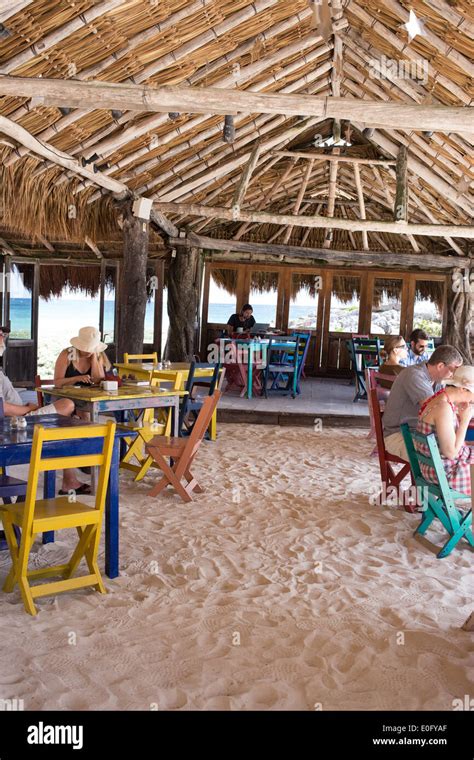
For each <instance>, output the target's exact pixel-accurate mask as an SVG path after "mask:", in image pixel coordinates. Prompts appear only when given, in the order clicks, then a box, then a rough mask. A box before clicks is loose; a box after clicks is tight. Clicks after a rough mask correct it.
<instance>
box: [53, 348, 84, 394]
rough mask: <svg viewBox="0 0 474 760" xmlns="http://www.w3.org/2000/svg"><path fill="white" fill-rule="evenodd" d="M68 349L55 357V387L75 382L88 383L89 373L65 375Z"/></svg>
mask: <svg viewBox="0 0 474 760" xmlns="http://www.w3.org/2000/svg"><path fill="white" fill-rule="evenodd" d="M67 354H68V349H67V348H66V349H64V351H61V353H60V354H59V356H58V358H57V359H56V365H55V367H54V384H55V386H56V388H62V387H63V386H65V385H75V384H76V383H81V382H82V383H90V382H91V376H90V375H76V376H75V377H66V376H65V375H66V370H67V365H68V364H69V362H68V355H67Z"/></svg>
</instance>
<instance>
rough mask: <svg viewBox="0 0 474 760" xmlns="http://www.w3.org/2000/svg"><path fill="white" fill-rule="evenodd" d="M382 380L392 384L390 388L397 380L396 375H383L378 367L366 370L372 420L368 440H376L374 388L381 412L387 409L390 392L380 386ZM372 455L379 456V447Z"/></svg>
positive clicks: (368, 401) (368, 400) (370, 417)
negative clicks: (372, 391)
mask: <svg viewBox="0 0 474 760" xmlns="http://www.w3.org/2000/svg"><path fill="white" fill-rule="evenodd" d="M381 380H384V381H386V382H387V383H390V386H392V385H393V382H394V380H395V375H386V374H385V373H381V372H379V368H378V367H366V368H365V386H366V388H367V390H368V392H369V393H368V397H367V405H368V407H369V419H370V431H369V433H368V435H367V438H375V425H374V413H373V410H372V396H371V393H370V391H371V390H373V389H374V388H375V389H376V390H377V398H378V400H379V405H380V410H381V411H383V409H384V407H385V402H386V400H387V398H388V397H389V395H390V390H389V389H388V388H382V386H381V385H380V381H381ZM372 454H373V455H376V454H377V446H375V449H374V451H373V452H372Z"/></svg>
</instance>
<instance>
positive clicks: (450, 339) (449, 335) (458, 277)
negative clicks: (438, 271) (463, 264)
mask: <svg viewBox="0 0 474 760" xmlns="http://www.w3.org/2000/svg"><path fill="white" fill-rule="evenodd" d="M471 272H472V269H471V270H469V269H468V268H465V269H459V268H456V269H454V270H453V274H452V279H451V281H449V280H448V284H447V288H446V329H445V333H444V335H443V343H449V344H450V345H451V346H454V347H455V348H457V349H458V351H459V352H460V354H461V356H462V357H463V361H464V363H465V364H472V363H473V356H472V352H471V344H470V339H471V321H472V316H473V312H474V293H471V291H470V285H471V283H470V274H471Z"/></svg>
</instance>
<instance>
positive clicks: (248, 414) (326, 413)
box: [217, 377, 369, 428]
mask: <svg viewBox="0 0 474 760" xmlns="http://www.w3.org/2000/svg"><path fill="white" fill-rule="evenodd" d="M301 389H302V393H301V395H300V396H297V398H295V399H293V398H291V396H290V395H288V396H283V395H280V394H278V395H276V394H271V395H270V396H269V398H268V399H266V398H262V397H261V396H257V397H254V398H251V399H247V398H240V396H238V395H236V394H235V393H224V395H223V397H222V399H221V401H220V403H219V407H218V410H217V419H218V420H220V421H221V422H240V423H249V424H262V425H299V426H304V427H314V426H315V425H317V424H319V423H318V420H321V424H323V425H325V426H328V427H352V428H354V427H357V428H368V427H369V410H368V406H367V402H366V401H357V402H356V403H354V402H353V401H352V399H353V398H354V394H355V391H354V386H353V385H349V383H348V381H347V380H336V379H333V378H314V377H310V378H306V380H303V381H302V384H301Z"/></svg>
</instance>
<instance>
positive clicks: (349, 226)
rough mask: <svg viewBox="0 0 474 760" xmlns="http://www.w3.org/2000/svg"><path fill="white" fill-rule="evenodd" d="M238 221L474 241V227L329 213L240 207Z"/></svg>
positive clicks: (203, 210)
mask: <svg viewBox="0 0 474 760" xmlns="http://www.w3.org/2000/svg"><path fill="white" fill-rule="evenodd" d="M154 205H155V207H156V208H157V209H158V210H159V211H162V212H165V213H172V214H187V215H193V216H204V217H208V218H210V219H227V220H228V221H236V219H235V215H234V213H233V211H232V209H229V208H222V207H219V206H218V207H209V206H202V205H198V204H192V203H164V202H161V201H160V202H155V204H154ZM238 221H242V222H259V223H260V224H281V225H288V224H294V225H295V226H297V227H322V228H323V229H331V228H334V229H339V230H352V231H353V232H354V231H355V232H362V231H363V230H366V231H367V232H371V231H375V232H390V233H393V234H395V235H404V234H409V235H426V236H428V237H445V236H446V235H450V236H452V237H460V238H466V239H469V240H474V226H472V225H455V224H411V223H409V222H393V221H385V220H380V221H375V220H366V221H364V220H354V221H353V220H347V219H337V218H328V217H325V216H311V217H308V216H300V215H298V216H287V215H283V214H269V213H265V212H263V211H244V210H242V209H241V210H240V212H239V214H238Z"/></svg>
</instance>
